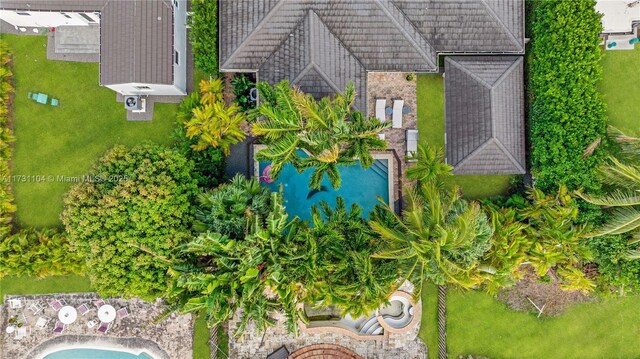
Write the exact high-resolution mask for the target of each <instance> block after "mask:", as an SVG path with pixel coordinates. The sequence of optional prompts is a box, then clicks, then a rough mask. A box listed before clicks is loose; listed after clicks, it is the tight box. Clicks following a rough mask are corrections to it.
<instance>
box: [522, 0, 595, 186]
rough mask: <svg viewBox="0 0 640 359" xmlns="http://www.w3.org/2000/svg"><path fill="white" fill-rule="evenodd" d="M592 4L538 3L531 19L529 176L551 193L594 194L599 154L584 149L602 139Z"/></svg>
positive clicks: (590, 0)
mask: <svg viewBox="0 0 640 359" xmlns="http://www.w3.org/2000/svg"><path fill="white" fill-rule="evenodd" d="M594 5H595V1H594V0H578V1H563V0H543V1H539V2H538V3H537V4H536V6H535V10H534V18H533V20H532V23H533V26H532V29H531V30H532V47H531V54H532V60H531V62H530V63H531V65H530V84H529V91H530V93H531V96H532V100H533V103H532V106H531V109H530V113H529V118H530V126H531V134H530V135H531V136H530V137H531V145H532V155H531V161H532V169H531V170H532V174H533V175H534V177H535V183H536V186H537V187H538V188H540V189H542V190H544V191H553V190H555V189H556V188H557V186H558V184H566V185H567V186H568V188H569V189H571V190H573V189H577V188H579V187H584V188H586V189H588V190H590V191H593V190H596V191H597V190H598V189H599V187H600V185H599V183H598V182H597V179H596V176H595V173H596V172H595V169H596V167H597V166H598V165H599V164H600V163H601V162H602V157H603V156H602V152H603V151H602V150H601V149H596V150H595V152H594V153H593V154H592V155H589V154H586V155H585V151H586V150H587V148H588V147H589V146H590V145H591V144H592V143H594V142H595V141H596V140H597V139H601V138H602V139H603V138H604V135H605V125H606V118H605V105H604V102H603V100H602V98H601V96H600V95H599V94H598V91H597V88H596V85H597V83H598V81H600V79H601V77H602V69H601V66H600V63H599V61H600V57H601V51H600V49H599V48H598V45H599V43H600V37H599V33H600V30H601V29H602V27H601V24H600V15H599V14H598V13H596V11H595V9H594Z"/></svg>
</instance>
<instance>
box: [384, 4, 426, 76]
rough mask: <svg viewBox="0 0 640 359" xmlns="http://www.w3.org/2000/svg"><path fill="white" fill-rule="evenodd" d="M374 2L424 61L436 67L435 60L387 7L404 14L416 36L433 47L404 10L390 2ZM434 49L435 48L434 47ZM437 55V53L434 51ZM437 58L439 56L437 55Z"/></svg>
mask: <svg viewBox="0 0 640 359" xmlns="http://www.w3.org/2000/svg"><path fill="white" fill-rule="evenodd" d="M383 1H385V3H386V4H387V5H385V4H383V3H382V2H383ZM374 2H375V3H376V4H378V7H380V9H381V10H382V11H383V12H384V13H385V15H387V17H388V18H389V19H391V21H392V23H393V24H394V25H395V26H396V28H397V29H398V30H400V32H401V33H402V35H403V36H404V38H405V39H406V40H407V41H408V42H409V43H410V44H411V46H412V47H413V48H414V49H415V50H416V51H417V52H418V53H419V54H420V56H422V58H423V59H425V60H426V62H427V63H428V64H429V65H431V66H436V65H437V64H436V63H435V62H434V61H433V59H431V57H429V55H428V54H427V53H426V52H425V51H424V49H423V48H422V47H420V45H419V44H418V43H417V42H416V40H415V39H414V37H413V36H412V35H411V34H409V33H408V32H407V30H406V29H405V28H404V26H402V25H401V24H400V22H398V20H397V19H396V18H395V16H394V15H393V14H392V13H391V11H389V8H388V7H387V6H393V7H394V8H395V9H396V10H397V11H398V12H400V13H401V14H402V16H403V17H404V19H405V20H406V21H407V22H408V23H409V24H411V27H412V28H413V30H414V31H415V32H416V34H418V36H419V37H420V39H422V40H423V41H424V42H425V43H426V44H427V45H429V46H431V44H430V43H429V42H428V41H427V40H426V39H425V38H424V36H422V34H421V33H420V31H418V29H417V28H416V27H415V25H414V24H413V22H411V21H410V20H409V19H408V18H407V17H406V15H405V14H404V12H403V11H402V10H400V9H399V8H398V7H397V6H395V4H393V3H392V2H391V1H390V0H374ZM432 49H433V47H432ZM434 53H435V51H434ZM436 56H437V55H436Z"/></svg>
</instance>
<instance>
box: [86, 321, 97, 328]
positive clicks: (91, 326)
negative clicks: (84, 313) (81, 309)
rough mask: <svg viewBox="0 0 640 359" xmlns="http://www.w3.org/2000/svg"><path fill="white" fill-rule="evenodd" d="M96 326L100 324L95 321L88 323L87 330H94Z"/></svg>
mask: <svg viewBox="0 0 640 359" xmlns="http://www.w3.org/2000/svg"><path fill="white" fill-rule="evenodd" d="M96 324H98V322H97V321H96V320H95V319H91V320H90V321H88V322H87V328H93V327H95V326H96Z"/></svg>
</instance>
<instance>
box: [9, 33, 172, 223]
mask: <svg viewBox="0 0 640 359" xmlns="http://www.w3.org/2000/svg"><path fill="white" fill-rule="evenodd" d="M2 37H3V39H5V40H6V41H7V42H8V43H9V46H10V48H11V50H12V52H13V55H14V78H15V87H16V97H15V103H14V133H15V137H16V142H15V152H14V158H13V169H12V174H13V175H15V176H43V178H44V180H42V178H41V179H40V180H41V181H40V182H38V183H35V182H33V181H31V182H24V181H18V182H15V183H14V192H15V200H16V204H17V206H18V212H17V220H18V224H19V225H20V226H24V227H27V226H31V227H38V228H41V227H54V226H59V225H60V220H59V216H60V212H61V210H62V199H63V196H64V194H65V193H66V192H67V191H68V189H69V188H70V187H71V186H72V185H73V183H72V182H68V181H65V180H63V179H61V178H60V177H76V176H82V175H83V174H85V173H86V172H87V171H88V170H89V169H90V167H91V165H92V163H93V162H94V161H95V160H96V159H97V158H98V157H99V156H100V155H101V154H102V153H104V152H105V151H106V150H107V149H109V148H111V147H112V146H113V145H115V144H124V145H128V146H132V145H135V144H138V143H141V142H145V141H153V142H156V143H160V144H169V143H170V142H171V133H172V132H173V128H174V124H175V113H176V110H177V105H175V104H156V105H155V116H154V119H153V121H151V122H128V121H127V120H126V111H125V109H124V106H123V105H122V103H118V102H116V94H115V92H113V91H111V90H109V89H108V88H106V87H101V86H99V85H98V77H99V69H98V64H97V63H74V62H64V61H48V60H47V59H46V47H45V45H46V42H47V38H46V37H45V36H17V35H6V34H3V35H2ZM28 92H43V93H46V94H48V95H49V96H51V97H55V98H57V99H59V100H60V105H59V107H52V106H50V105H41V104H38V103H36V102H34V101H32V100H30V99H28V96H27V94H28ZM49 176H53V177H49ZM27 178H28V177H27ZM27 178H25V181H26V180H27Z"/></svg>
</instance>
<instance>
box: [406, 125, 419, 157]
mask: <svg viewBox="0 0 640 359" xmlns="http://www.w3.org/2000/svg"><path fill="white" fill-rule="evenodd" d="M417 151H418V130H407V157H413V155H414V154H415V153H416V152H417ZM410 160H411V161H413V159H410Z"/></svg>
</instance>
